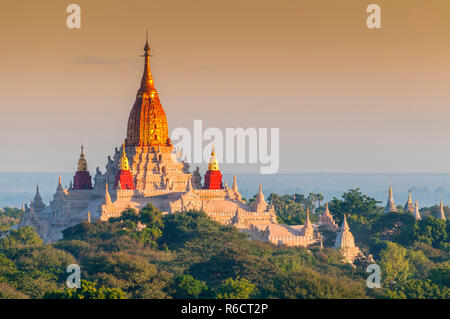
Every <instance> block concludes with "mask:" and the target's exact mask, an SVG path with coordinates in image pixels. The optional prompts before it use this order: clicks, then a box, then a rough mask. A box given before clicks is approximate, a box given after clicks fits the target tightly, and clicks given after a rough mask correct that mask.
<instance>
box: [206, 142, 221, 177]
mask: <svg viewBox="0 0 450 319" xmlns="http://www.w3.org/2000/svg"><path fill="white" fill-rule="evenodd" d="M218 170H219V163H218V162H217V157H216V152H215V150H214V145H213V146H212V150H211V158H210V160H209V164H208V171H218Z"/></svg>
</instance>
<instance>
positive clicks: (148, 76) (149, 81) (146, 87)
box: [139, 30, 156, 92]
mask: <svg viewBox="0 0 450 319" xmlns="http://www.w3.org/2000/svg"><path fill="white" fill-rule="evenodd" d="M143 57H144V73H143V74H142V80H141V87H140V88H139V92H156V89H155V84H154V82H153V77H152V73H151V71H150V45H149V44H148V30H147V34H146V40H145V46H144V55H143Z"/></svg>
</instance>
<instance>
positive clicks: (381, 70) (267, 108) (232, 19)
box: [0, 0, 450, 172]
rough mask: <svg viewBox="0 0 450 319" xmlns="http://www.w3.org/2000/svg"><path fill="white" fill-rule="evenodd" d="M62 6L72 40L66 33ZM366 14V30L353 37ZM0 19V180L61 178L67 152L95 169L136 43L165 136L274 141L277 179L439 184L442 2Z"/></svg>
mask: <svg viewBox="0 0 450 319" xmlns="http://www.w3.org/2000/svg"><path fill="white" fill-rule="evenodd" d="M70 3H77V4H79V5H80V6H81V9H82V28H81V29H80V30H70V29H68V28H67V27H66V24H65V20H66V17H67V14H66V13H65V9H66V6H67V5H68V4H70ZM370 3H378V4H379V5H380V6H381V9H382V29H380V30H369V29H367V27H366V26H365V20H366V17H367V13H366V12H365V8H366V7H367V5H368V4H370ZM0 6H1V8H0V39H1V41H2V42H1V43H2V45H1V50H0V70H1V71H0V111H1V113H0V114H1V117H0V134H1V136H2V137H3V138H2V140H1V142H0V147H1V149H2V151H1V153H0V154H2V156H0V171H6V172H8V171H73V170H74V169H75V168H76V161H77V158H78V154H79V145H80V142H81V141H83V142H84V144H85V150H86V156H87V159H88V164H89V168H90V169H91V170H94V169H95V167H96V166H100V167H101V168H102V169H104V165H105V162H106V156H107V155H108V154H111V152H112V150H113V148H114V146H117V145H120V144H121V142H122V140H123V138H124V137H125V131H126V124H127V119H128V113H129V111H130V109H131V106H132V104H133V102H134V98H135V94H136V90H137V89H138V84H139V80H140V77H141V74H142V58H141V57H140V55H141V54H142V48H143V45H144V40H145V29H146V28H149V29H150V45H151V48H152V54H153V57H152V72H153V76H154V78H155V83H156V87H157V89H158V91H159V93H160V98H161V102H162V104H163V106H164V108H165V110H166V113H167V116H168V121H169V129H173V128H175V127H179V126H184V127H187V128H191V127H192V125H193V120H194V119H203V121H204V127H210V126H214V127H219V128H226V127H239V126H242V127H244V128H245V127H257V128H258V127H279V128H280V137H281V144H280V147H281V154H280V156H281V166H280V172H448V171H449V166H450V165H449V163H450V152H449V144H450V142H449V141H450V138H449V137H450V126H449V125H448V123H447V122H448V120H449V119H450V90H449V88H450V85H449V83H450V81H449V80H450V41H449V35H450V19H449V17H450V2H449V1H447V0H439V1H437V0H428V1H418V0H396V1H392V0H389V1H387V0H386V1H385V0H383V1H380V0H379V1H375V0H371V1H362V0H346V1H335V0H326V1H324V0H322V1H319V0H310V1H276V2H275V1H266V0H258V1H253V0H245V1H242V0H240V1H236V0H229V1H220V2H219V1H211V0H208V1H199V0H192V1H181V0H177V1H175V0H164V1H162V0H155V1H138V0H127V1H116V0H95V1H92V0H72V1H62V0H53V1H50V0H40V1H34V0H28V1H16V0H2V2H1V5H0ZM258 167H259V166H255V167H250V168H249V169H250V171H255V172H256V171H258ZM247 168H248V167H247ZM247 168H246V169H247ZM234 169H236V168H235V167H226V170H228V171H230V172H231V171H233V170H234Z"/></svg>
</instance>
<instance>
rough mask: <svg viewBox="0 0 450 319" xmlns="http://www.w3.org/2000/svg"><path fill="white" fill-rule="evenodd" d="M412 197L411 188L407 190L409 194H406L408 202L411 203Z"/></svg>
mask: <svg viewBox="0 0 450 319" xmlns="http://www.w3.org/2000/svg"><path fill="white" fill-rule="evenodd" d="M412 202H413V201H412V198H411V190H409V196H408V203H411V204H412Z"/></svg>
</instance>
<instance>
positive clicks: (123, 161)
mask: <svg viewBox="0 0 450 319" xmlns="http://www.w3.org/2000/svg"><path fill="white" fill-rule="evenodd" d="M129 169H130V165H129V164H128V158H127V153H125V143H123V144H122V157H121V158H120V161H119V170H122V171H128V170H129Z"/></svg>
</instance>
